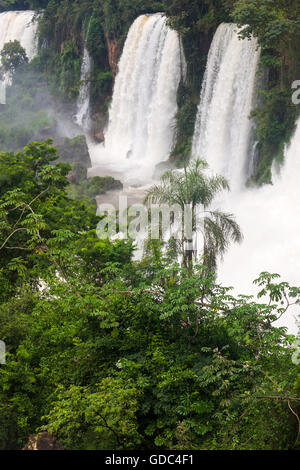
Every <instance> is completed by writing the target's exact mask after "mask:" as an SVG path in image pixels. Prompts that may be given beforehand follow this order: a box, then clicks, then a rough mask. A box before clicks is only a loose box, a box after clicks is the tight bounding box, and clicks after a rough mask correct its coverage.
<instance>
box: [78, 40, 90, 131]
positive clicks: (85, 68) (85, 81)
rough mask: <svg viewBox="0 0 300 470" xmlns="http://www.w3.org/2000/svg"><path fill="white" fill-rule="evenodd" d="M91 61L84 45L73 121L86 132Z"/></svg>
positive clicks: (88, 124) (87, 128)
mask: <svg viewBox="0 0 300 470" xmlns="http://www.w3.org/2000/svg"><path fill="white" fill-rule="evenodd" d="M91 68H92V61H91V58H90V55H89V52H88V50H87V47H86V46H85V47H84V50H83V58H82V64H81V76H80V81H81V85H80V89H79V96H78V100H77V113H76V116H75V122H76V124H78V125H79V126H80V127H81V128H82V129H83V130H84V131H86V132H88V131H89V129H90V89H91V83H90V75H91Z"/></svg>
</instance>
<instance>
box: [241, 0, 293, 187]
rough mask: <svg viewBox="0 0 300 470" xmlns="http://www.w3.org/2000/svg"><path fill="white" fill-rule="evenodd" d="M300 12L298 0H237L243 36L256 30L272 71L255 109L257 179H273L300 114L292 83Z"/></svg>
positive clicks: (263, 56)
mask: <svg viewBox="0 0 300 470" xmlns="http://www.w3.org/2000/svg"><path fill="white" fill-rule="evenodd" d="M299 14H300V5H299V2H298V1H297V0H262V1H260V2H259V3H258V2H256V1H255V0H237V1H236V2H235V5H234V10H233V13H232V18H233V19H234V21H236V22H237V23H238V24H239V25H240V26H241V27H242V30H241V35H242V36H243V37H249V35H251V34H252V35H254V36H255V37H257V38H258V43H259V45H260V47H261V51H262V54H261V66H262V67H263V68H267V70H268V75H269V78H268V83H267V86H266V88H265V90H264V93H263V101H262V104H261V106H260V107H259V108H258V109H257V110H256V111H255V112H254V113H253V114H254V115H255V116H256V120H257V123H258V129H257V132H258V138H259V146H260V159H259V162H258V166H257V169H256V174H255V175H254V180H255V181H256V182H259V183H264V182H270V181H271V174H270V168H271V165H272V162H273V160H274V158H277V159H278V160H279V161H281V160H282V158H283V148H284V143H286V142H288V141H289V139H290V137H291V134H292V131H293V130H294V126H295V120H296V117H297V116H298V115H299V112H298V110H297V108H296V106H295V105H294V104H293V103H292V93H293V90H292V83H293V82H294V81H295V80H298V77H300V52H299V51H300V48H299V45H300V22H299ZM245 25H247V26H245Z"/></svg>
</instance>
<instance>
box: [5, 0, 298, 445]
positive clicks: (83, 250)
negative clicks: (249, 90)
mask: <svg viewBox="0 0 300 470" xmlns="http://www.w3.org/2000/svg"><path fill="white" fill-rule="evenodd" d="M12 8H15V9H24V8H33V9H36V10H39V9H43V10H44V11H43V16H41V17H40V19H39V43H40V44H39V45H40V48H39V54H38V57H37V58H36V59H35V60H34V61H33V62H32V63H31V64H26V63H23V64H22V62H26V61H22V60H21V62H20V61H19V59H20V57H21V56H20V54H19V53H20V52H21V50H20V49H19V46H17V45H15V46H9V47H14V51H12V52H17V51H16V49H17V48H18V49H19V52H18V54H16V55H14V54H12V57H13V56H14V57H13V63H12V68H15V67H16V66H20V68H19V71H18V73H17V74H16V75H15V76H14V80H13V85H12V87H11V88H10V89H8V93H7V105H5V107H2V108H1V110H0V111H1V113H0V151H1V152H2V153H1V154H0V340H2V341H5V343H6V347H7V362H6V364H5V365H0V448H1V449H19V448H22V446H23V445H24V444H25V442H26V441H27V439H28V436H29V435H30V434H33V433H36V432H39V431H42V430H47V431H48V432H50V433H51V434H52V435H54V436H55V437H57V438H58V439H59V440H60V441H61V442H62V444H63V445H64V446H65V447H66V448H67V449H151V450H152V449H179V450H181V449H183V450H187V449H209V450H211V449H234V450H235V449H250V450H253V449H293V448H297V449H299V426H298V424H299V414H300V408H299V403H300V393H299V392H300V370H299V365H296V363H295V361H294V362H293V361H292V355H293V356H294V358H295V352H294V349H293V347H292V344H293V342H294V338H293V337H291V336H289V335H287V333H286V330H285V329H284V328H276V327H275V326H273V322H274V320H275V319H277V318H279V317H280V316H282V315H284V314H285V312H286V310H287V309H288V308H289V307H290V306H291V305H294V307H293V308H295V309H297V308H299V302H300V289H299V287H291V286H289V285H288V284H287V283H285V282H282V281H281V280H280V279H279V277H278V276H277V275H271V274H268V273H262V274H261V275H260V277H259V279H258V280H257V281H256V284H257V286H258V290H259V295H258V299H256V298H253V297H249V296H243V295H239V296H233V294H232V293H231V289H229V288H226V287H223V286H220V285H218V284H217V282H216V279H215V277H214V275H213V274H211V270H209V269H208V268H207V267H206V266H204V265H200V266H197V265H195V263H194V260H193V259H189V263H186V266H185V267H180V266H179V265H178V264H177V253H176V250H174V247H172V246H171V244H170V245H169V247H168V249H167V250H165V251H163V250H162V243H160V242H158V241H157V242H149V243H148V244H147V245H146V247H145V250H144V256H143V259H142V260H141V261H136V260H133V254H134V249H135V248H134V243H133V242H132V241H130V240H127V241H126V240H125V241H124V240H123V241H120V240H116V241H114V242H112V241H108V240H99V239H98V238H97V235H96V227H97V223H98V222H99V217H97V216H96V215H95V213H96V208H95V204H94V203H95V201H94V198H95V196H96V195H97V194H101V193H103V192H105V191H107V190H109V189H111V188H120V187H121V186H120V183H119V182H116V181H114V180H112V179H111V178H99V177H96V178H92V179H91V180H87V178H86V168H85V167H87V166H89V165H88V163H87V161H86V158H87V156H86V143H85V139H84V138H83V137H82V136H79V137H76V138H75V139H71V140H69V139H66V140H65V139H61V141H60V142H58V141H57V142H56V143H57V144H59V145H58V147H59V150H60V152H59V153H60V156H61V157H62V158H63V159H64V160H66V161H68V162H69V163H72V166H71V165H69V164H68V163H62V162H61V161H60V163H56V164H54V162H56V159H57V158H58V157H57V151H56V149H55V148H54V147H53V146H52V145H51V141H46V142H44V143H39V142H35V143H31V144H28V145H27V143H28V142H29V141H31V140H32V139H37V140H42V139H43V138H44V137H45V135H51V137H57V135H56V130H55V127H56V125H55V120H54V119H53V115H54V114H55V115H56V114H57V113H58V112H59V111H60V110H61V109H64V110H66V111H67V113H68V115H69V116H70V115H72V112H73V110H74V107H73V105H74V102H75V100H76V98H77V95H78V91H79V86H80V67H81V60H82V52H83V46H84V41H86V45H87V48H88V50H89V52H90V55H91V57H92V60H93V72H92V77H91V85H92V87H91V93H92V107H93V110H92V111H93V114H94V115H95V119H96V120H97V119H99V121H100V120H101V119H103V115H105V113H106V112H107V108H108V103H109V100H110V98H111V92H112V85H113V78H114V77H113V76H114V70H113V64H112V58H111V56H110V53H109V52H111V50H112V49H113V50H114V51H115V52H114V54H115V57H114V60H116V59H117V58H118V57H119V55H120V53H121V50H122V46H123V43H124V39H125V37H126V34H127V31H128V29H129V27H130V25H131V23H132V21H133V20H134V19H135V18H136V17H137V16H138V15H139V14H143V13H150V12H156V11H166V13H167V15H168V17H169V24H170V25H171V26H172V27H173V28H175V29H176V30H177V31H179V32H180V34H181V38H182V41H183V47H184V51H185V56H186V60H187V79H186V81H183V82H182V83H181V85H180V88H179V92H178V105H179V110H178V115H177V145H176V148H175V149H174V152H173V154H172V156H171V158H172V159H173V160H174V161H176V162H177V163H178V164H179V165H182V164H183V163H184V162H185V161H186V160H187V159H188V158H189V156H190V149H191V139H192V134H193V131H194V120H195V115H196V109H197V104H198V102H199V95H200V88H201V82H202V77H203V73H204V69H205V64H206V56H207V53H208V50H209V47H210V44H211V40H212V37H213V34H214V32H215V30H216V28H217V26H218V25H219V24H220V23H221V22H222V21H230V20H232V21H235V22H238V23H239V24H240V25H241V26H242V28H243V32H242V35H244V36H248V35H249V34H254V35H255V36H256V37H257V38H258V40H259V44H260V46H261V48H262V60H261V65H262V68H263V69H264V70H265V69H266V68H267V70H268V76H269V80H268V85H267V86H266V88H265V89H264V90H263V93H262V100H261V104H260V106H259V107H258V109H256V110H254V113H253V115H254V116H255V118H256V120H257V134H258V137H259V142H260V144H259V150H260V155H259V160H258V164H257V168H256V174H255V175H254V178H253V180H254V181H255V182H256V183H257V182H258V183H263V182H270V166H271V163H272V161H273V159H274V158H278V159H280V158H282V149H283V145H284V142H286V141H287V140H288V138H289V136H290V134H291V132H292V130H293V127H294V123H295V118H296V116H297V114H298V113H297V109H296V108H295V106H294V105H292V103H291V83H292V81H294V80H297V79H300V75H299V74H300V65H299V64H300V57H299V53H300V52H299V51H300V48H299V25H300V22H299V13H300V10H299V8H300V7H299V4H298V1H297V0H261V1H260V2H257V1H254V0H162V1H156V0H123V1H122V0H101V1H100V0H89V1H88V0H75V1H71V0H60V1H59V0H50V1H48V0H33V1H26V0H19V1H14V0H2V1H1V2H0V11H2V10H5V9H6V10H8V9H12ZM246 24H247V25H248V26H247V27H245V25H246ZM21 55H22V54H21ZM4 57H5V55H4ZM6 57H8V55H6ZM14 58H15V59H17V62H15V61H14ZM8 68H10V67H8ZM49 90H50V92H51V94H50V93H49ZM53 97H55V98H56V101H55V113H52V112H49V109H50V108H51V109H52V105H53ZM97 114H99V116H98V117H97ZM58 140H59V139H58ZM26 145H27V146H26ZM24 146H26V147H25V148H24V149H23V150H20V149H21V148H22V147H24ZM14 152H16V153H14ZM80 155H81V157H82V158H78V157H80ZM74 161H80V162H81V165H79V164H74ZM170 175H171V173H169V176H170ZM169 180H170V178H169ZM194 181H196V180H194ZM169 183H170V181H169ZM171 183H174V180H172V181H171ZM198 183H199V181H198V180H197V181H196V183H195V184H194V185H193V184H189V183H188V185H186V191H187V193H188V196H190V199H189V201H188V202H191V198H192V200H194V199H193V198H194V193H193V194H192V192H193V190H194V189H195V188H199V187H200V186H201V185H199V184H198ZM220 186H222V184H220ZM225 186H226V185H225V183H224V184H223V187H225ZM174 188H175V185H174V184H173V187H172V196H174V195H176V194H175V193H176V191H174ZM181 195H182V194H181ZM196 196H197V197H200V196H201V197H202V196H203V194H200V195H199V194H198V193H197V194H196ZM201 197H200V199H199V200H200V202H203V199H201ZM161 202H168V203H169V202H172V201H170V198H169V199H168V198H165V199H164V200H162V199H161ZM224 227H225V226H224V224H223V227H221V228H220V227H219V226H218V224H215V230H216V231H218V234H219V236H220V238H219V239H218V240H221V241H222V243H223V245H222V246H223V247H224V249H225V248H226V247H227V244H226V243H227V239H226V237H225V233H224V232H223V230H224ZM225 228H226V227H225ZM236 228H237V229H238V227H237V226H236ZM209 230H212V225H210V227H209ZM211 233H213V232H211ZM222 236H223V238H222ZM236 238H237V239H238V238H239V237H236ZM216 240H217V239H216ZM218 240H217V242H216V243H215V241H214V239H213V237H212V238H211V239H210V241H211V247H213V248H219V247H220V246H219V245H218V243H219V241H218ZM214 243H215V245H216V244H217V246H215V245H214ZM222 246H221V248H222ZM215 251H218V250H215ZM219 251H222V250H219ZM206 254H207V253H206ZM203 263H204V264H205V263H206V264H208V263H207V258H205V257H204V260H203Z"/></svg>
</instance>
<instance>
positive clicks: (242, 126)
mask: <svg viewBox="0 0 300 470" xmlns="http://www.w3.org/2000/svg"><path fill="white" fill-rule="evenodd" d="M236 29H237V28H236V25H234V24H222V25H220V27H219V28H218V30H217V32H216V34H215V37H214V40H213V42H212V45H211V48H210V52H209V56H208V62H207V67H206V72H205V77H204V82H203V87H202V92H201V99H200V104H199V108H198V116H197V122H196V126H195V135H194V140H193V156H194V157H200V158H203V159H205V160H207V162H208V163H209V165H210V168H211V170H212V171H213V172H215V173H219V174H222V175H224V176H225V177H226V178H227V179H228V180H229V183H230V186H231V192H230V193H228V194H223V195H222V198H220V199H219V200H218V201H216V206H217V207H218V208H220V209H221V210H223V211H225V212H229V213H233V214H234V215H235V217H236V220H237V222H238V223H239V225H240V227H241V230H242V232H243V235H244V241H243V243H242V244H241V245H237V244H233V245H231V246H230V249H229V251H228V253H227V254H226V255H225V257H224V260H223V261H220V263H219V268H218V278H219V281H220V282H222V283H223V284H224V285H226V286H234V287H235V293H236V294H241V293H242V294H255V293H257V287H256V286H255V287H254V286H253V284H252V283H253V281H254V279H256V278H257V277H258V276H259V275H260V273H261V272H262V271H268V272H270V273H278V274H280V275H281V276H282V279H283V280H285V281H288V282H290V283H291V285H299V280H300V275H299V272H300V270H299V267H300V266H299V261H298V260H299V256H300V241H299V232H300V219H299V217H298V215H297V206H298V201H299V200H300V185H299V174H300V160H299V158H298V156H299V153H300V122H299V123H298V126H297V130H296V133H295V135H294V137H293V139H292V142H291V145H290V146H289V147H288V148H286V151H285V163H284V166H283V167H282V168H281V172H278V170H276V169H275V167H274V168H273V185H266V186H263V187H261V188H246V186H245V182H246V180H247V177H248V176H250V174H249V169H251V167H252V163H253V162H252V161H251V160H252V158H253V154H254V150H255V143H254V139H253V130H254V124H253V123H252V121H251V120H250V119H249V114H250V112H251V110H252V109H253V108H254V106H255V99H256V95H255V91H256V87H257V83H258V80H259V77H258V76H257V74H256V73H257V69H258V61H259V55H260V51H259V50H258V49H257V42H256V40H255V39H252V40H247V39H245V40H239V39H238V35H237V32H236ZM251 286H253V287H251ZM279 324H280V325H283V326H288V328H289V330H290V331H291V332H294V333H296V331H297V328H296V319H295V318H294V313H293V311H292V310H291V311H289V312H288V313H286V314H285V315H284V316H283V317H282V318H281V320H280V322H279Z"/></svg>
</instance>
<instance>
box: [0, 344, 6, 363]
mask: <svg viewBox="0 0 300 470" xmlns="http://www.w3.org/2000/svg"><path fill="white" fill-rule="evenodd" d="M5 363H6V345H5V343H4V341H0V364H2V365H3V364H5Z"/></svg>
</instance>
